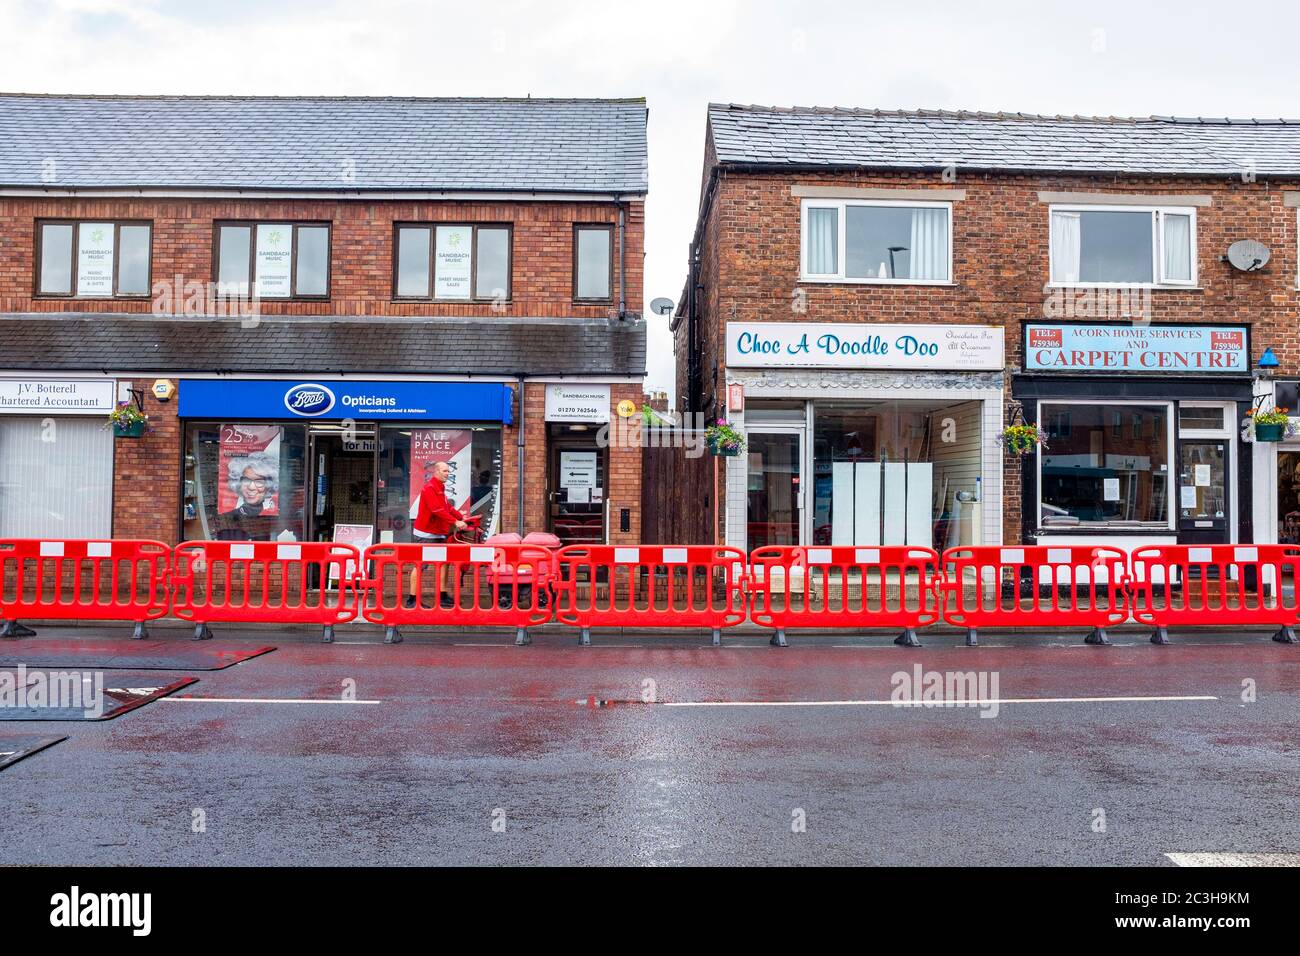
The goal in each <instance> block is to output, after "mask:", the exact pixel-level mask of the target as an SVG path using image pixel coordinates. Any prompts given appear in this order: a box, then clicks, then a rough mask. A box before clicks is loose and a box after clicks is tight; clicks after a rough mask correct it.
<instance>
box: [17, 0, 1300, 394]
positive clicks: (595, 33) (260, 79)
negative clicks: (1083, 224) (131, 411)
mask: <svg viewBox="0 0 1300 956" xmlns="http://www.w3.org/2000/svg"><path fill="white" fill-rule="evenodd" d="M1297 26H1300V13H1298V12H1297V10H1296V8H1295V7H1294V6H1293V4H1291V3H1285V2H1267V0H1264V2H1252V3H1239V4H1232V3H1223V2H1194V0H1183V2H1179V3H1169V4H1164V3H1155V2H1134V0H1125V2H1089V3H1086V4H1085V3H1078V2H1070V3H1060V4H1057V3H1052V2H1024V3H1016V2H1003V3H997V2H979V3H971V2H969V0H967V2H944V0H926V2H921V3H902V2H890V3H875V2H816V0H814V2H802V3H780V2H775V0H763V2H748V3H741V2H737V0H690V2H681V0H655V2H652V3H619V2H614V0H604V2H572V3H568V2H564V0H549V2H531V0H506V2H493V0H471V2H466V3H456V2H454V0H437V2H402V0H338V2H331V0H208V2H166V0H154V2H149V0H53V2H26V0H0V90H3V91H6V92H32V93H137V94H144V93H206V94H222V93H230V94H242V95H250V94H266V95H314V94H318V95H354V96H387V95H393V96H524V95H528V94H531V95H533V96H645V97H646V98H647V99H648V100H649V105H650V197H649V206H648V210H647V230H648V237H647V244H648V256H647V262H646V288H645V295H646V302H647V304H648V302H649V300H651V299H653V298H655V297H657V296H667V297H669V298H673V299H675V298H676V297H677V295H678V293H679V292H680V291H681V288H682V285H683V282H684V278H685V263H686V248H687V244H688V242H689V240H690V236H691V231H692V228H693V226H694V216H695V209H696V204H697V203H698V194H699V185H700V172H701V170H700V163H701V152H702V148H703V136H704V119H705V104H707V103H708V102H709V101H711V100H713V101H720V102H734V103H762V104H775V105H780V106H789V105H800V106H814V105H815V106H854V107H879V108H885V109H915V108H918V107H924V108H947V109H983V110H1008V111H1021V112H1034V113H1049V114H1055V113H1069V114H1073V113H1082V114H1094V115H1116V116H1144V115H1150V114H1161V115H1169V114H1173V115H1183V116H1268V117H1277V116H1287V117H1294V116H1300V67H1298V65H1297V64H1298V63H1300V45H1298V44H1297V36H1298V35H1300V34H1298V33H1297V30H1296V27H1297ZM647 311H648V308H647ZM650 334H651V348H650V355H651V358H650V375H649V378H648V380H647V386H648V387H650V388H655V389H669V390H670V393H671V384H672V376H673V365H672V354H671V342H670V339H669V337H668V334H667V327H666V322H665V320H662V319H657V318H656V319H652V320H651V333H650Z"/></svg>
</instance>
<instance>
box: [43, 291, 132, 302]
mask: <svg viewBox="0 0 1300 956" xmlns="http://www.w3.org/2000/svg"><path fill="white" fill-rule="evenodd" d="M152 298H153V295H152V293H149V292H141V293H139V294H132V295H56V294H54V293H50V292H37V293H35V294H34V295H33V296H32V299H33V300H35V301H37V302H148V301H150V300H151V299H152Z"/></svg>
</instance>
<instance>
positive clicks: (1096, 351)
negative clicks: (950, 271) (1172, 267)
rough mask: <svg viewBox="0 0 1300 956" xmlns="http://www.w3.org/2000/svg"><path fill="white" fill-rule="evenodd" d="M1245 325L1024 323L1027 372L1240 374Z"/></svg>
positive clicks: (1245, 357) (1244, 365)
mask: <svg viewBox="0 0 1300 956" xmlns="http://www.w3.org/2000/svg"><path fill="white" fill-rule="evenodd" d="M1247 346H1248V342H1247V336H1246V329H1245V327H1243V326H1216V325H1070V324H1065V325H1046V324H1035V323H1029V324H1026V325H1025V369H1026V370H1028V371H1031V372H1122V373H1135V372H1136V373H1143V372H1149V373H1152V374H1156V375H1176V374H1179V373H1188V374H1197V375H1207V374H1208V375H1214V374H1219V375H1244V374H1246V373H1248V372H1249V371H1250V354H1249V350H1248V347H1247Z"/></svg>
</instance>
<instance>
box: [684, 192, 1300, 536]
mask: <svg viewBox="0 0 1300 956" xmlns="http://www.w3.org/2000/svg"><path fill="white" fill-rule="evenodd" d="M796 184H799V185H829V186H859V187H883V188H908V189H923V188H934V189H964V190H965V191H966V198H965V200H962V201H959V202H955V203H954V204H953V280H954V284H953V285H951V286H908V285H848V284H844V285H836V284H825V283H815V282H809V283H803V282H800V281H799V242H800V199H799V197H796V196H793V195H791V186H793V185H796ZM1297 188H1300V184H1297V183H1285V184H1283V183H1278V182H1271V181H1270V182H1261V181H1257V182H1250V183H1247V182H1242V181H1241V180H1240V179H1197V178H1174V177H1163V178H1157V177H1146V178H1139V177H1127V178H1123V179H1120V178H1116V177H1088V176H1010V175H994V174H981V173H970V174H965V175H963V174H961V173H960V172H959V173H958V177H957V180H956V181H955V182H944V181H943V180H942V178H941V177H940V175H939V174H938V173H915V174H909V173H889V172H878V173H876V172H844V173H825V174H792V173H776V172H774V173H762V174H754V173H734V172H727V173H724V175H723V176H722V178H721V181H720V183H719V186H718V192H717V196H716V198H715V201H714V205H713V207H712V208H711V209H710V210H709V211H708V215H709V218H708V219H706V221H705V228H704V231H703V241H704V249H703V254H702V263H701V270H700V281H701V283H702V284H703V286H704V289H703V290H702V291H701V293H700V299H699V301H700V303H701V308H702V312H703V322H704V325H705V329H704V335H703V338H702V350H701V356H700V362H701V366H702V369H703V374H704V402H705V406H706V408H707V407H708V406H710V405H711V404H712V403H713V402H715V401H717V402H721V401H722V400H723V399H724V398H725V396H724V395H723V393H722V392H721V389H722V387H723V386H724V384H725V370H723V371H720V372H719V375H718V379H717V383H718V389H719V390H718V391H717V392H716V393H714V390H713V388H712V384H713V369H714V367H715V366H716V367H718V368H720V369H721V368H722V366H723V364H724V362H725V356H726V352H725V342H726V339H725V335H726V322H727V321H729V320H733V321H741V322H761V321H774V322H777V321H787V322H788V321H805V322H871V321H880V322H927V323H941V324H959V323H972V324H980V325H998V326H1002V327H1004V328H1005V330H1006V359H1007V368H1008V378H1007V381H1006V385H1007V389H1008V392H1009V391H1010V378H1009V374H1010V373H1011V372H1014V371H1016V370H1017V369H1019V367H1020V365H1021V362H1022V354H1021V352H1022V350H1021V339H1022V332H1021V324H1022V322H1024V321H1026V320H1034V319H1039V318H1043V316H1044V311H1043V310H1044V290H1043V287H1044V285H1045V284H1046V283H1047V281H1048V240H1049V224H1048V204H1046V203H1042V202H1039V199H1038V193H1039V191H1040V190H1045V191H1052V192H1108V193H1138V194H1144V195H1145V194H1160V193H1164V194H1170V195H1208V196H1210V197H1211V205H1210V206H1208V207H1202V208H1198V209H1197V225H1196V231H1197V236H1196V241H1197V252H1198V263H1197V275H1198V282H1199V286H1200V287H1199V288H1197V289H1194V290H1193V289H1188V290H1168V289H1157V290H1153V291H1152V293H1151V302H1152V314H1151V320H1152V321H1153V322H1157V323H1160V322H1165V323H1189V322H1203V323H1224V324H1245V325H1249V326H1250V327H1251V351H1252V354H1251V361H1252V363H1253V362H1254V361H1255V360H1256V359H1257V358H1258V357H1259V355H1260V353H1262V352H1263V350H1264V349H1265V348H1266V347H1270V346H1271V347H1272V348H1273V351H1274V352H1275V353H1276V354H1277V356H1278V358H1279V360H1280V361H1281V363H1282V367H1281V368H1280V369H1279V373H1278V374H1279V375H1280V376H1283V377H1285V376H1295V375H1300V321H1298V320H1300V292H1297V289H1296V285H1297V252H1296V243H1297V233H1296V210H1295V209H1294V208H1289V207H1287V206H1286V205H1285V204H1284V198H1283V192H1284V190H1293V189H1297ZM1246 238H1252V239H1258V240H1260V241H1262V242H1263V243H1265V244H1266V245H1267V246H1269V248H1270V249H1271V250H1272V260H1271V261H1270V263H1269V265H1268V266H1267V267H1266V268H1265V269H1263V270H1261V271H1260V272H1258V273H1254V274H1250V275H1245V274H1242V273H1239V272H1236V271H1235V270H1233V269H1232V268H1231V267H1230V266H1228V265H1227V264H1226V263H1222V262H1220V261H1219V256H1220V255H1222V254H1224V253H1225V252H1226V251H1227V248H1228V246H1229V245H1230V244H1231V243H1232V242H1234V241H1236V240H1238V239H1246ZM796 290H802V291H803V292H804V293H805V295H806V306H807V311H806V312H805V313H803V314H795V313H793V312H792V309H791V297H792V294H793V293H794V292H795V291H796ZM1076 321H1085V322H1086V321H1089V319H1087V318H1082V319H1078V320H1076ZM683 324H684V322H683ZM677 342H678V347H679V348H682V347H684V345H685V339H684V334H682V333H679V335H678V339H677ZM679 375H680V376H683V379H682V382H680V383H679V389H678V391H679V393H680V392H681V391H682V390H683V389H684V387H685V386H684V375H685V361H684V356H679ZM1004 478H1005V481H1006V486H1005V490H1004V498H1003V501H1004V507H1005V518H1004V525H1005V534H1006V540H1019V536H1020V510H1021V503H1020V467H1019V462H1016V461H1009V462H1008V463H1007V465H1006V469H1005V474H1004Z"/></svg>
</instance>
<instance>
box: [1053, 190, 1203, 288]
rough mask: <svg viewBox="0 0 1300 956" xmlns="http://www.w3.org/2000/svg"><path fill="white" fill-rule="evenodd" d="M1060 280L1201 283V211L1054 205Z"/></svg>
mask: <svg viewBox="0 0 1300 956" xmlns="http://www.w3.org/2000/svg"><path fill="white" fill-rule="evenodd" d="M1050 218H1051V243H1050V245H1051V279H1052V282H1053V283H1056V284H1058V285H1182V286H1192V285H1195V284H1196V210H1195V209H1191V208H1171V209H1158V208H1150V209H1147V208H1141V207H1138V208H1132V207H1121V208H1114V209H1099V208H1097V207H1096V206H1081V207H1075V208H1070V207H1060V206H1053V207H1052V209H1051V213H1050Z"/></svg>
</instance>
